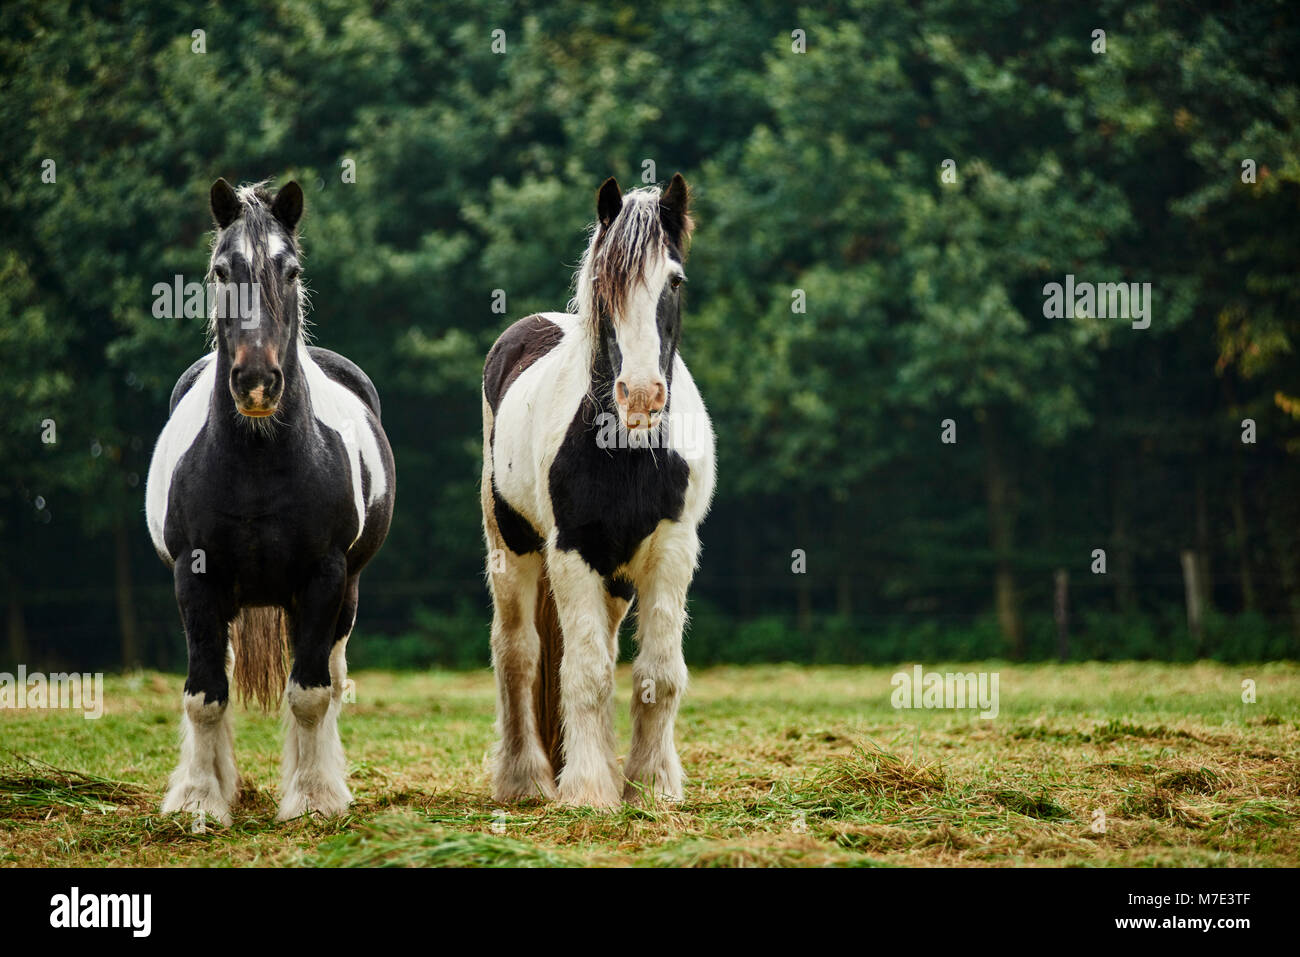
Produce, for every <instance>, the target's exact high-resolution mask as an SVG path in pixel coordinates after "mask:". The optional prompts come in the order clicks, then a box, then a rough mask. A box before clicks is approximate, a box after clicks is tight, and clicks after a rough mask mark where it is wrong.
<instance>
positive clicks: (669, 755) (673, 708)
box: [624, 523, 699, 801]
mask: <svg viewBox="0 0 1300 957" xmlns="http://www.w3.org/2000/svg"><path fill="white" fill-rule="evenodd" d="M698 553H699V539H698V538H697V536H696V533H695V529H694V527H692V526H690V525H682V524H678V523H672V524H666V525H663V526H661V528H660V529H659V531H657V532H655V534H654V536H653V537H651V538H650V539H649V540H648V541H647V542H646V544H645V545H643V546H642V549H641V551H640V552H639V553H638V555H637V556H636V557H635V558H634V559H633V564H634V566H636V567H635V572H636V588H637V634H636V637H637V647H638V652H637V656H636V661H635V662H634V663H633V665H632V746H631V748H630V749H629V751H628V755H627V762H626V765H625V769H624V773H625V774H626V776H627V781H628V784H627V786H626V788H625V789H624V798H625V799H626V800H629V801H631V800H635V799H636V798H637V797H638V796H639V793H640V792H639V789H640V788H644V789H646V791H647V792H652V793H653V795H654V796H656V797H659V798H662V799H665V800H670V801H671V800H681V797H682V765H681V761H680V760H679V759H678V757H677V746H676V744H675V743H674V741H673V726H674V724H675V723H676V720H677V705H678V703H679V702H680V701H681V696H682V693H683V692H684V691H685V690H686V677H687V676H686V659H685V658H684V657H683V656H682V629H683V628H684V627H685V625H686V592H687V589H688V588H689V587H690V583H691V578H692V577H693V576H694V574H695V560H696V557H697V555H698Z"/></svg>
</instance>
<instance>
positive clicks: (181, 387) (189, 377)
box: [167, 352, 216, 416]
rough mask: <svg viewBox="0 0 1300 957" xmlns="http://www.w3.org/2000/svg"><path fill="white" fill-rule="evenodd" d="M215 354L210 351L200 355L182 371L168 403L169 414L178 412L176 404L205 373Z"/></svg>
mask: <svg viewBox="0 0 1300 957" xmlns="http://www.w3.org/2000/svg"><path fill="white" fill-rule="evenodd" d="M215 355H216V353H215V352H209V353H208V354H207V355H206V356H200V357H199V358H198V359H196V360H194V364H193V365H192V366H190V367H189V368H188V369H186V370H185V371H184V372H182V373H181V377H180V378H179V379H177V380H176V385H175V386H173V387H172V398H171V402H169V403H168V405H167V414H168V415H169V416H170V415H172V414H174V413H175V412H176V406H177V405H179V404H180V401H181V399H183V398H185V394H186V393H187V392H189V391H190V389H192V388H193V387H194V383H195V382H197V381H198V379H199V376H201V375H202V374H203V370H204V369H206V368H207V367H208V363H209V362H211V361H212V358H213V356H215Z"/></svg>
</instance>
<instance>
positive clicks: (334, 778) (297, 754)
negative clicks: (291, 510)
mask: <svg viewBox="0 0 1300 957" xmlns="http://www.w3.org/2000/svg"><path fill="white" fill-rule="evenodd" d="M346 579H347V563H346V561H345V559H344V558H343V556H342V555H335V556H330V557H329V558H326V559H325V560H323V561H322V562H321V564H320V566H319V567H318V568H317V569H316V573H315V575H314V576H313V577H312V578H311V579H310V580H309V581H308V583H307V585H306V586H305V587H304V588H303V590H302V592H301V593H300V594H299V595H298V596H297V601H296V603H295V604H296V608H295V609H294V611H293V613H292V614H290V616H289V618H290V628H291V635H292V641H293V658H294V661H293V670H292V671H291V672H290V674H289V686H288V688H287V689H286V690H285V703H286V708H285V716H284V722H285V735H284V757H283V760H282V762H281V766H280V778H281V784H280V807H279V810H278V812H277V813H276V819H277V820H280V821H285V820H288V819H290V818H295V817H298V816H299V815H302V814H306V813H307V812H309V811H316V812H317V813H320V814H323V815H325V816H327V817H328V816H332V815H335V814H342V813H343V812H344V811H346V810H347V808H348V805H349V804H351V803H352V792H351V791H349V790H348V784H347V758H346V757H345V756H344V754H343V742H342V741H340V740H339V709H340V707H341V705H342V700H341V695H342V689H341V688H340V689H339V693H338V694H337V695H336V694H334V693H333V691H332V683H333V682H332V680H331V653H332V651H333V650H334V648H335V647H336V644H335V643H336V635H337V627H338V621H339V617H340V612H341V610H342V607H343V604H344V595H345V593H346V591H347V580H346ZM333 664H334V668H335V670H337V668H338V665H339V662H338V661H337V660H335V661H334V662H333ZM340 683H341V679H340Z"/></svg>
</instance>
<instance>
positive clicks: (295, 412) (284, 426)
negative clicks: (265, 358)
mask: <svg viewBox="0 0 1300 957" xmlns="http://www.w3.org/2000/svg"><path fill="white" fill-rule="evenodd" d="M288 351H289V354H288V355H286V356H285V358H284V361H282V362H281V363H280V371H281V372H282V373H283V374H284V393H283V394H282V395H281V397H280V405H279V408H278V409H277V410H276V414H275V420H274V427H273V428H270V429H265V430H263V429H258V428H256V427H255V426H250V423H248V422H243V421H241V418H242V416H240V414H239V412H238V410H237V409H236V408H235V398H234V396H232V395H231V394H230V357H229V356H227V355H226V351H225V350H224V349H222V348H220V347H218V349H217V359H216V362H217V374H216V377H215V379H214V381H213V383H212V396H211V398H210V399H209V402H210V409H211V412H212V414H211V415H209V416H208V421H209V422H211V423H212V424H213V426H214V427H215V428H216V430H217V433H218V434H220V435H222V436H223V437H224V438H227V439H232V440H235V441H237V442H242V443H247V444H256V445H259V446H261V445H265V444H267V443H274V442H283V441H285V440H287V439H290V438H292V437H293V436H294V435H296V434H298V433H299V432H300V430H299V429H297V428H295V426H297V425H299V424H300V423H302V422H305V421H306V420H307V418H308V416H310V415H311V396H310V394H309V393H308V391H307V379H306V373H305V372H304V370H303V367H302V362H303V359H302V353H305V352H306V351H307V346H306V344H304V343H303V342H302V340H301V339H295V340H293V345H292V346H291V347H290V348H289V350H288Z"/></svg>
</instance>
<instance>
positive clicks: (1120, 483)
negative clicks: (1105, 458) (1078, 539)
mask: <svg viewBox="0 0 1300 957" xmlns="http://www.w3.org/2000/svg"><path fill="white" fill-rule="evenodd" d="M1126 467H1127V463H1125V462H1124V461H1122V460H1121V461H1119V462H1117V463H1115V471H1114V482H1113V483H1112V494H1113V496H1114V502H1113V511H1112V515H1111V541H1112V542H1113V543H1114V544H1113V549H1114V552H1115V555H1114V558H1113V561H1112V563H1111V565H1110V568H1109V571H1110V572H1111V573H1112V574H1114V576H1115V608H1116V610H1117V611H1119V612H1121V613H1122V614H1132V613H1133V612H1134V611H1135V610H1136V609H1137V589H1136V588H1135V587H1134V585H1133V544H1132V542H1130V541H1129V531H1128V530H1129V520H1128V509H1129V481H1128V478H1127V476H1126V474H1125V471H1124V470H1125V468H1126Z"/></svg>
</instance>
